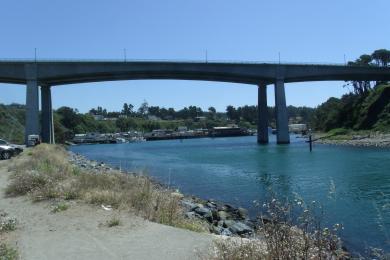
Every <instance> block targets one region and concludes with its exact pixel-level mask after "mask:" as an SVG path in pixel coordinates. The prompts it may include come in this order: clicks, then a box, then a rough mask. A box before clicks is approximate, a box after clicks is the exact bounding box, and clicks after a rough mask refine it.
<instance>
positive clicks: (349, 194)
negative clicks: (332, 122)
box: [71, 136, 390, 252]
mask: <svg viewBox="0 0 390 260" xmlns="http://www.w3.org/2000/svg"><path fill="white" fill-rule="evenodd" d="M273 138H274V136H271V140H270V141H271V143H270V144H269V145H257V144H256V138H255V137H253V136H250V137H234V138H215V139H210V138H205V139H192V140H183V141H180V140H171V141H155V142H142V143H131V144H107V145H83V146H74V147H71V150H72V151H74V152H76V153H80V154H82V155H85V156H86V157H87V158H89V159H93V160H98V161H103V162H106V163H110V164H112V165H115V166H120V167H122V168H126V169H129V170H145V171H146V172H147V173H148V174H150V175H151V176H154V177H155V178H156V179H158V180H159V181H161V182H164V183H166V184H169V185H170V186H172V187H177V188H179V189H180V191H182V192H184V193H187V194H193V195H196V196H199V197H202V198H205V199H207V198H213V199H216V200H220V201H223V202H226V203H232V204H234V205H236V206H243V207H246V208H248V209H250V210H251V211H252V212H254V211H255V208H254V206H253V201H254V200H257V201H262V200H264V199H265V198H266V191H267V190H268V189H269V188H271V189H272V190H273V191H274V192H276V194H278V196H287V197H290V198H294V197H295V196H301V197H302V198H303V199H304V200H305V201H313V200H315V201H319V202H320V203H321V204H322V205H323V207H324V209H325V210H324V212H325V217H324V223H326V224H328V225H330V224H335V223H341V224H343V226H344V230H342V232H341V236H342V238H343V240H344V241H345V244H346V246H347V247H348V248H349V249H351V250H353V251H358V252H363V251H364V249H365V248H367V247H369V246H374V247H380V248H384V249H386V251H390V149H375V148H352V147H336V146H328V145H315V146H314V149H313V152H312V153H310V152H309V148H308V144H307V143H305V142H304V141H303V140H302V139H298V138H295V137H292V143H291V144H290V145H276V144H275V143H274V142H275V140H274V139H273Z"/></svg>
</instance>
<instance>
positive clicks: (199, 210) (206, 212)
mask: <svg viewBox="0 0 390 260" xmlns="http://www.w3.org/2000/svg"><path fill="white" fill-rule="evenodd" d="M194 211H195V212H196V213H198V214H199V215H201V216H205V215H209V214H210V215H212V214H211V210H210V209H208V208H203V207H202V208H201V207H198V208H195V209H194Z"/></svg>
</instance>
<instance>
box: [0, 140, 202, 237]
mask: <svg viewBox="0 0 390 260" xmlns="http://www.w3.org/2000/svg"><path fill="white" fill-rule="evenodd" d="M13 160H14V161H13V163H12V165H11V166H10V168H9V170H10V171H11V172H12V174H11V177H10V183H9V185H8V186H7V189H6V194H7V195H8V196H20V195H28V196H29V197H30V198H31V199H32V200H33V201H47V200H53V199H55V200H60V201H62V202H61V203H59V204H58V207H56V210H55V212H59V211H62V210H66V208H67V206H63V205H66V204H65V203H64V201H68V200H80V201H83V202H86V203H89V204H93V205H99V206H101V205H110V206H111V207H112V208H114V209H122V210H123V209H124V210H131V211H132V212H134V213H135V214H137V215H139V216H142V217H144V218H146V219H148V220H151V221H154V222H157V223H161V224H166V225H170V226H175V227H182V228H186V229H190V230H193V231H198V232H201V231H205V230H206V229H205V228H204V226H203V224H202V223H200V222H197V221H195V220H189V219H186V218H185V217H184V214H183V212H182V208H181V207H180V204H179V198H178V197H177V196H175V195H174V194H172V191H170V190H168V189H165V188H162V187H160V186H158V185H157V184H154V183H153V182H152V181H151V180H150V179H149V178H147V177H145V176H139V175H133V174H123V173H120V172H118V171H113V170H111V171H102V172H100V173H98V174H96V173H90V172H87V171H85V170H82V169H80V168H78V167H76V166H74V165H72V164H71V163H70V162H69V161H68V155H67V152H66V150H65V149H64V148H63V147H61V146H58V145H46V144H41V145H39V146H37V147H34V148H33V149H32V150H31V152H30V153H29V154H28V153H23V154H22V155H21V157H18V158H14V159H13Z"/></svg>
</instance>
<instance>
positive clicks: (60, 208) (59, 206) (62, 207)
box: [51, 203, 69, 213]
mask: <svg viewBox="0 0 390 260" xmlns="http://www.w3.org/2000/svg"><path fill="white" fill-rule="evenodd" d="M68 208H69V205H68V204H66V203H58V204H57V205H55V206H54V207H53V209H52V210H51V212H52V213H58V212H61V211H65V210H67V209H68Z"/></svg>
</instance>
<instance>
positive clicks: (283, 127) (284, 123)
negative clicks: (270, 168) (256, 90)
mask: <svg viewBox="0 0 390 260" xmlns="http://www.w3.org/2000/svg"><path fill="white" fill-rule="evenodd" d="M275 115H276V130H277V132H276V142H277V143H278V144H288V143H290V135H289V132H288V115H287V106H286V94H285V91H284V79H277V80H276V82H275Z"/></svg>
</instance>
